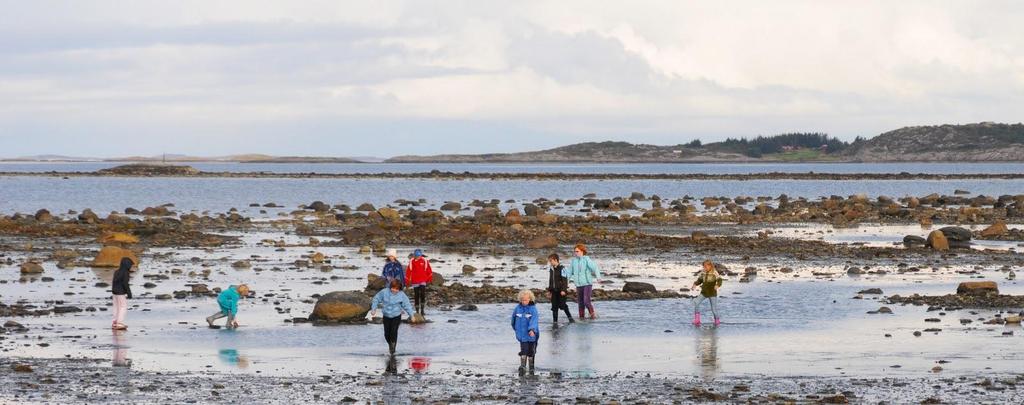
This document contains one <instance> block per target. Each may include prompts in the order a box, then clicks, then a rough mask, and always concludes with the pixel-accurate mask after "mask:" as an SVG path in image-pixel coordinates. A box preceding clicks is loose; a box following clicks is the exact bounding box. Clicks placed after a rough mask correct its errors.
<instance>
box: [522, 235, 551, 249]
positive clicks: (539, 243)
mask: <svg viewBox="0 0 1024 405" xmlns="http://www.w3.org/2000/svg"><path fill="white" fill-rule="evenodd" d="M556 247H558V239H556V238H555V237H554V236H541V237H537V238H534V239H530V240H528V241H526V248H527V249H551V248H556Z"/></svg>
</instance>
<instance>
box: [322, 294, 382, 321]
mask: <svg viewBox="0 0 1024 405" xmlns="http://www.w3.org/2000/svg"><path fill="white" fill-rule="evenodd" d="M370 301H371V300H370V297H369V296H367V295H366V294H365V293H362V292H359V291H334V292H330V293H327V294H326V295H324V296H322V297H320V299H318V300H317V301H316V306H314V307H313V313H311V314H309V320H310V321H312V322H318V323H331V322H356V321H359V320H362V319H363V318H365V317H366V313H367V312H370Z"/></svg>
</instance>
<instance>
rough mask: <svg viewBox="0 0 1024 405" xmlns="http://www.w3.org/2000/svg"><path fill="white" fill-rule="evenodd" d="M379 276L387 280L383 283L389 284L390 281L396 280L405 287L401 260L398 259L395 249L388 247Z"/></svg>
mask: <svg viewBox="0 0 1024 405" xmlns="http://www.w3.org/2000/svg"><path fill="white" fill-rule="evenodd" d="M380 276H381V277H383V278H384V279H385V280H387V282H386V283H387V284H385V285H391V282H392V281H394V280H398V283H399V284H400V285H401V286H402V287H403V288H404V287H405V268H404V267H402V262H400V261H398V251H397V250H395V249H388V257H387V259H384V271H382V272H381V275H380Z"/></svg>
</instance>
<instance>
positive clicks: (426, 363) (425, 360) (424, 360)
mask: <svg viewBox="0 0 1024 405" xmlns="http://www.w3.org/2000/svg"><path fill="white" fill-rule="evenodd" d="M409 368H411V369H412V371H413V372H414V373H416V374H420V373H425V372H427V369H429V368H430V357H413V358H411V359H409Z"/></svg>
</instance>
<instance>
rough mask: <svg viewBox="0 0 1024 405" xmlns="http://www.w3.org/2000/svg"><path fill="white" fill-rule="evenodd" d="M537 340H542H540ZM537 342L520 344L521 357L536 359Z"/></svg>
mask: <svg viewBox="0 0 1024 405" xmlns="http://www.w3.org/2000/svg"><path fill="white" fill-rule="evenodd" d="M537 340H540V339H539V338H538V339H537ZM537 340H535V341H533V342H519V355H520V356H528V357H534V356H536V355H537Z"/></svg>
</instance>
